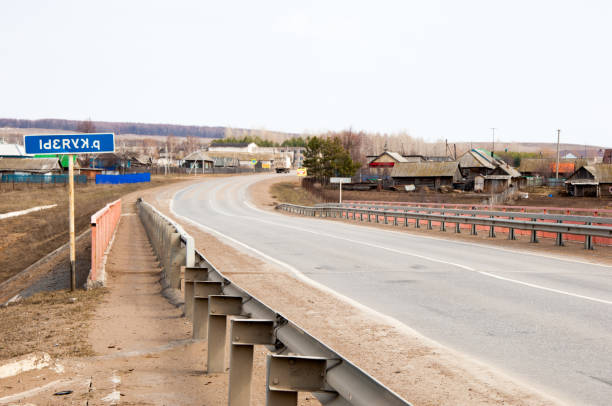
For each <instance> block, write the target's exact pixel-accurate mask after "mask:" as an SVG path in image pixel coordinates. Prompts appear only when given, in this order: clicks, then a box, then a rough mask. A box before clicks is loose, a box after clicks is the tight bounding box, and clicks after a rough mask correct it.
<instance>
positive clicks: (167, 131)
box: [0, 118, 240, 138]
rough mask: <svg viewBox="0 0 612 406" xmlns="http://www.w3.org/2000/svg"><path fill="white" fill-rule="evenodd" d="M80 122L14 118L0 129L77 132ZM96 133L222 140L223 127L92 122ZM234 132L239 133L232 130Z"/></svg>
mask: <svg viewBox="0 0 612 406" xmlns="http://www.w3.org/2000/svg"><path fill="white" fill-rule="evenodd" d="M80 123H82V121H78V120H62V119H57V118H45V119H41V120H20V119H16V118H0V127H13V128H48V129H57V130H67V131H78V130H77V127H78V126H79V124H80ZM93 124H94V126H95V128H96V131H97V132H106V131H108V132H114V133H115V134H140V135H173V136H175V137H202V138H223V137H224V136H225V133H226V129H225V127H203V126H195V125H177V124H148V123H117V122H109V121H93ZM234 131H240V130H236V129H234Z"/></svg>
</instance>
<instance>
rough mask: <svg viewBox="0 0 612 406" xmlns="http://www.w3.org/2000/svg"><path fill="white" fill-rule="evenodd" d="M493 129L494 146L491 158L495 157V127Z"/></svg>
mask: <svg viewBox="0 0 612 406" xmlns="http://www.w3.org/2000/svg"><path fill="white" fill-rule="evenodd" d="M491 131H492V132H493V147H492V148H491V158H493V154H494V153H495V127H491Z"/></svg>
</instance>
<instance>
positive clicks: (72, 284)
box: [68, 154, 76, 291]
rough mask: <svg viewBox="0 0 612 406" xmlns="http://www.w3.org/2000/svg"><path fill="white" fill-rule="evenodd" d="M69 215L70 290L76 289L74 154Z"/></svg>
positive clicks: (69, 156)
mask: <svg viewBox="0 0 612 406" xmlns="http://www.w3.org/2000/svg"><path fill="white" fill-rule="evenodd" d="M68 217H69V219H70V222H69V231H70V290H71V291H74V290H75V289H76V243H75V237H74V155H72V154H69V155H68Z"/></svg>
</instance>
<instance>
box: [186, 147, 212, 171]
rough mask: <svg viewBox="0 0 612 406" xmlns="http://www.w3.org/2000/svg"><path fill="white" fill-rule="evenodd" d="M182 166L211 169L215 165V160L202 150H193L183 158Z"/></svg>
mask: <svg viewBox="0 0 612 406" xmlns="http://www.w3.org/2000/svg"><path fill="white" fill-rule="evenodd" d="M182 166H183V167H185V168H196V169H211V168H213V167H214V166H215V161H214V160H213V159H212V158H211V157H209V156H208V155H207V154H206V153H205V152H204V151H195V152H192V153H191V154H189V155H187V156H186V157H185V158H184V159H183V165H182Z"/></svg>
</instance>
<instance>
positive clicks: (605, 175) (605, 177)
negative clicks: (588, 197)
mask: <svg viewBox="0 0 612 406" xmlns="http://www.w3.org/2000/svg"><path fill="white" fill-rule="evenodd" d="M583 168H584V169H586V170H587V171H588V172H589V173H590V174H591V175H593V176H594V177H595V180H596V181H597V182H599V183H612V164H595V165H585V166H583ZM574 173H575V172H574Z"/></svg>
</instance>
